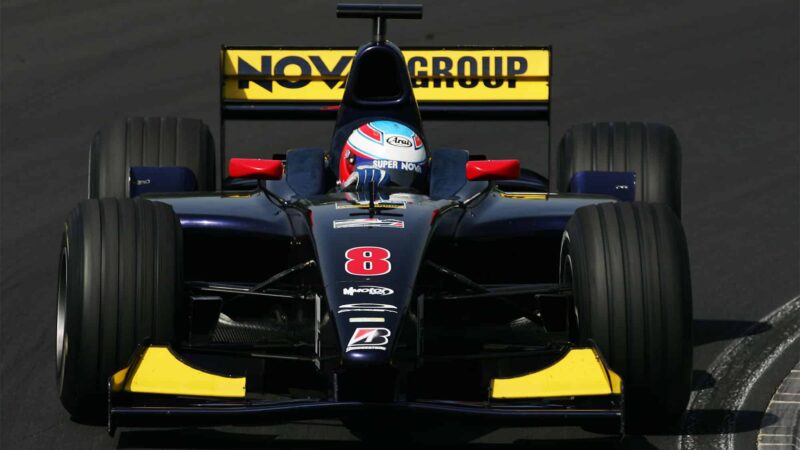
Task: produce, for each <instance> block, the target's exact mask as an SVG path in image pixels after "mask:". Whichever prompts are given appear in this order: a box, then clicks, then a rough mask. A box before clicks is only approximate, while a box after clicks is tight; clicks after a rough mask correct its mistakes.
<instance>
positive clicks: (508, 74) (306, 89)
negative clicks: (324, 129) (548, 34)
mask: <svg viewBox="0 0 800 450" xmlns="http://www.w3.org/2000/svg"><path fill="white" fill-rule="evenodd" d="M355 54H356V49H355V48H289V47H223V48H222V52H221V58H220V76H221V92H220V98H221V101H220V105H221V119H222V121H223V122H224V121H225V120H265V119H282V120H286V119H303V120H311V119H334V118H335V117H336V113H337V105H338V104H339V102H340V100H341V98H342V94H343V92H344V84H345V81H346V79H347V74H348V72H349V70H350V65H351V62H352V60H353V57H354V56H355ZM403 55H404V56H405V60H406V63H407V64H408V69H409V72H410V74H411V79H412V83H413V87H414V96H415V97H416V99H417V102H418V104H419V109H420V113H421V114H422V117H423V119H443V120H459V119H465V120H512V119H527V120H549V117H550V107H549V105H550V68H551V50H550V48H549V47H497V48H490V47H455V48H409V49H404V50H403Z"/></svg>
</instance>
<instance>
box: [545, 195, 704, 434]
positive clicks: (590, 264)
mask: <svg viewBox="0 0 800 450" xmlns="http://www.w3.org/2000/svg"><path fill="white" fill-rule="evenodd" d="M560 277H561V282H562V283H564V284H567V285H571V286H572V289H573V295H574V299H575V306H576V310H577V328H578V333H577V334H578V336H577V339H578V340H579V342H580V343H582V344H588V343H589V341H593V342H594V343H595V344H596V345H597V346H598V348H599V349H600V351H601V352H602V354H603V355H604V356H605V358H606V360H607V361H608V364H609V365H610V366H611V368H612V369H613V370H614V371H616V372H617V373H618V374H619V375H620V376H621V377H622V380H623V383H624V389H625V402H626V404H625V408H626V415H627V416H628V417H630V418H632V419H634V420H635V421H639V420H641V421H643V423H654V422H657V421H660V420H663V419H667V420H674V419H677V417H678V416H680V414H682V413H683V411H684V410H685V407H686V404H687V402H688V399H689V392H690V386H691V373H692V339H691V326H692V297H691V286H690V279H689V257H688V250H687V246H686V238H685V237H684V233H683V229H682V227H681V224H680V222H679V221H678V219H677V217H676V216H675V214H674V213H673V212H672V211H671V210H670V208H669V207H667V206H666V205H663V204H646V203H604V204H598V205H592V206H586V207H583V208H579V209H578V210H577V211H576V212H575V215H574V216H573V217H572V218H571V219H570V220H569V222H568V223H567V227H566V230H565V232H564V237H563V242H562V255H561V276H560Z"/></svg>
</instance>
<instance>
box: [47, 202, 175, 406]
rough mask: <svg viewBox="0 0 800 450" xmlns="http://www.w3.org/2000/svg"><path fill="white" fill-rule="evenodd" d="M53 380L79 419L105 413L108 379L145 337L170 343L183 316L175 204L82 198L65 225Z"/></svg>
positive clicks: (156, 341)
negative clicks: (173, 208)
mask: <svg viewBox="0 0 800 450" xmlns="http://www.w3.org/2000/svg"><path fill="white" fill-rule="evenodd" d="M64 227H65V228H64V236H63V241H62V248H61V258H60V264H59V266H60V267H59V278H58V303H57V305H58V306H57V315H56V317H57V320H56V377H57V383H58V390H59V397H60V399H61V403H62V404H63V405H64V407H65V408H66V409H67V410H68V411H69V412H70V413H71V414H72V415H73V416H75V417H78V418H97V417H100V416H101V415H102V414H103V413H104V412H105V407H106V405H105V403H106V400H105V398H106V390H107V382H108V378H109V377H110V376H111V375H113V374H114V373H115V372H116V371H118V370H119V369H121V368H123V367H125V366H126V365H127V363H128V360H129V359H130V357H131V356H132V355H133V352H134V351H135V349H136V347H137V346H138V345H139V344H141V343H142V342H144V341H145V340H149V341H150V342H152V343H162V344H170V343H173V342H174V341H175V339H176V338H177V337H178V333H176V319H177V318H179V317H181V312H180V310H181V308H182V305H183V297H182V287H183V283H182V273H183V267H182V237H181V236H182V235H181V229H180V224H179V223H178V221H177V219H176V217H175V213H174V212H173V211H172V208H171V207H170V206H168V205H166V204H164V203H157V202H150V201H147V200H140V199H137V200H128V199H123V200H117V199H103V200H86V201H83V202H81V203H80V204H79V205H78V207H77V208H75V209H73V210H72V212H70V214H69V216H68V217H67V221H66V222H65V224H64Z"/></svg>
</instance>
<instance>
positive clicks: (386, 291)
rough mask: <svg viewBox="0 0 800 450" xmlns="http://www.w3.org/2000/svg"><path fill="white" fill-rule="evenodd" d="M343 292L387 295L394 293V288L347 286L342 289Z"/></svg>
mask: <svg viewBox="0 0 800 450" xmlns="http://www.w3.org/2000/svg"><path fill="white" fill-rule="evenodd" d="M342 294H344V295H349V296H351V297H352V296H354V295H356V294H366V295H380V296H387V295H392V294H394V290H392V289H389V288H387V287H381V286H360V287H357V288H356V287H352V286H351V287H347V288H344V289H343V290H342Z"/></svg>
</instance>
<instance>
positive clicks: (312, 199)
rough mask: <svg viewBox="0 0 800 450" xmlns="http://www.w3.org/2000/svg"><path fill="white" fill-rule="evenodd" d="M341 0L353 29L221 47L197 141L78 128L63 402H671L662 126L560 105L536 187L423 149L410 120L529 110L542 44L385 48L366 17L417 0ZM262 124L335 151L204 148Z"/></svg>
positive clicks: (400, 15)
mask: <svg viewBox="0 0 800 450" xmlns="http://www.w3.org/2000/svg"><path fill="white" fill-rule="evenodd" d="M338 14H339V16H340V17H344V18H348V17H349V18H370V19H372V20H373V25H374V27H373V31H374V33H373V34H374V35H373V37H372V39H371V40H370V41H369V42H368V43H366V44H364V45H363V46H361V47H360V48H358V49H332V48H326V49H319V48H316V49H315V48H293V47H223V49H222V52H221V68H220V76H221V80H220V91H221V92H220V95H221V133H220V146H219V147H220V148H219V150H218V151H217V150H215V145H214V142H213V139H212V137H211V134H210V132H209V129H208V127H207V126H206V125H205V124H203V123H202V122H200V121H197V120H191V119H176V118H129V119H127V120H124V121H118V122H115V123H113V124H111V125H109V126H108V127H106V128H103V129H102V130H101V131H100V132H99V133H98V134H97V135H96V137H95V140H94V142H93V143H92V146H91V151H90V158H89V159H90V165H89V197H90V199H89V200H85V201H83V202H81V203H80V205H78V207H76V208H75V209H74V210H73V211H72V212H71V213H70V215H69V217H68V218H67V220H66V223H65V229H64V239H63V245H62V251H61V263H60V269H59V270H60V273H59V286H58V322H57V349H56V358H57V369H58V388H59V395H60V398H61V401H62V403H63V405H64V407H65V408H66V409H67V410H68V411H69V412H70V413H72V414H73V415H74V416H78V417H84V418H91V417H94V418H97V417H103V418H106V417H107V419H108V424H109V428H110V430H113V429H114V428H115V427H117V426H140V425H144V426H175V425H193V426H194V425H218V424H245V423H247V424H263V423H269V422H282V421H290V420H296V419H305V418H319V417H336V418H342V419H344V420H345V422H346V423H347V424H348V425H350V426H351V427H352V428H353V429H355V430H361V431H364V430H367V431H369V430H372V431H378V432H381V430H382V429H383V428H381V427H386V426H388V424H389V423H388V422H387V421H386V420H385V417H388V415H389V414H408V415H411V416H414V417H428V416H430V415H448V416H453V417H459V418H461V419H463V420H464V421H467V420H477V421H481V422H485V421H493V422H495V423H499V424H501V425H502V424H517V425H519V424H523V425H534V424H539V423H555V424H567V423H573V424H574V423H578V424H582V425H592V426H594V425H595V424H601V425H609V426H610V428H611V429H615V430H619V431H621V430H622V426H623V423H625V421H623V420H622V419H623V416H624V415H626V416H627V417H628V418H629V419H628V421H630V420H633V421H634V423H635V422H637V421H642V422H646V423H651V424H652V423H659V424H666V423H669V422H670V421H671V420H673V419H675V418H676V417H678V416H679V415H680V414H681V413H682V412H683V410H684V408H685V405H686V402H687V400H688V395H689V386H690V374H691V368H692V347H691V338H690V337H691V336H690V326H691V309H692V308H691V288H690V281H689V262H688V256H687V247H686V241H685V237H684V233H683V230H682V227H681V224H680V221H679V217H680V213H681V188H680V186H681V180H680V172H681V171H680V148H679V144H678V141H677V138H676V136H675V133H674V132H673V131H672V130H671V129H670V128H669V127H667V126H664V125H658V124H648V123H639V122H625V123H594V124H584V125H578V126H575V127H573V128H571V129H569V130H568V131H567V133H566V134H565V136H564V137H563V139H562V140H561V142H560V145H559V147H558V150H557V160H556V161H555V166H556V167H557V169H556V174H555V180H554V181H553V182H551V181H549V180H548V179H547V178H545V177H544V176H542V175H539V174H537V173H535V172H533V171H530V170H527V169H520V167H519V162H518V161H516V160H487V159H486V158H485V157H482V156H480V155H473V154H470V153H469V152H468V151H467V150H462V149H454V148H435V147H431V145H430V144H431V143H429V142H428V140H427V138H426V137H425V132H424V127H423V119H430V120H461V119H469V120H498V119H500V120H512V119H513V120H530V121H542V122H544V123H547V121H548V120H549V114H550V109H549V105H550V103H549V100H550V97H549V96H550V89H549V83H550V67H551V51H550V49H549V48H548V47H519V48H517V47H505V48H489V47H457V48H452V49H440V48H416V49H406V50H404V51H401V50H400V49H398V47H396V46H395V45H394V44H392V43H391V42H389V41H387V40H386V38H385V30H386V20H387V19H412V18H420V17H421V16H422V8H421V7H420V6H415V5H350V4H343V5H339V9H338ZM269 119H281V120H287V119H321V120H331V121H333V122H334V127H333V135H332V139H331V144H330V147H329V148H326V149H319V148H297V149H291V150H288V151H287V152H286V153H285V154H282V155H275V156H274V157H273V159H240V158H234V159H232V160H230V161H228V160H227V159H225V124H226V122H227V121H231V120H269ZM437 144H447V143H437ZM545 151H547V150H546V149H545ZM226 164H227V174H228V176H224V175H223V174H222V169H224V168H225V167H226ZM554 191H555V192H554ZM375 424H383V425H382V426H381V425H375ZM376 427H377V428H376Z"/></svg>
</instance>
